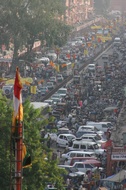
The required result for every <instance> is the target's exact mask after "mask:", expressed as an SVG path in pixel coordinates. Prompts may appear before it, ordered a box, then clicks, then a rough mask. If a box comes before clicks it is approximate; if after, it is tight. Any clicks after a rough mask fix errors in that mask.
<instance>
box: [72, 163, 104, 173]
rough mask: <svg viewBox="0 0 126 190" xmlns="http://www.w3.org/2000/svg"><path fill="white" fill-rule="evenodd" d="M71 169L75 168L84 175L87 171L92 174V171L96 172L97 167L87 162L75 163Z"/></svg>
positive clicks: (100, 169) (100, 168)
mask: <svg viewBox="0 0 126 190" xmlns="http://www.w3.org/2000/svg"><path fill="white" fill-rule="evenodd" d="M73 168H76V169H78V171H80V172H84V173H86V172H87V171H92V172H94V171H96V170H97V167H96V166H94V165H93V164H89V163H88V161H84V162H75V163H74V165H73ZM98 169H99V171H102V170H103V168H102V167H99V168H98Z"/></svg>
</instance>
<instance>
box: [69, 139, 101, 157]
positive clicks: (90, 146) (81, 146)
mask: <svg viewBox="0 0 126 190" xmlns="http://www.w3.org/2000/svg"><path fill="white" fill-rule="evenodd" d="M69 150H81V151H94V153H95V154H96V155H102V154H103V153H104V149H101V148H99V146H98V145H97V144H96V143H95V142H90V141H89V140H74V141H73V144H72V146H71V147H69Z"/></svg>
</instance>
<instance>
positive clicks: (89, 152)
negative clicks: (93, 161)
mask: <svg viewBox="0 0 126 190" xmlns="http://www.w3.org/2000/svg"><path fill="white" fill-rule="evenodd" d="M68 153H82V154H94V152H93V151H82V150H80V151H79V150H72V151H69V152H67V153H66V154H68Z"/></svg>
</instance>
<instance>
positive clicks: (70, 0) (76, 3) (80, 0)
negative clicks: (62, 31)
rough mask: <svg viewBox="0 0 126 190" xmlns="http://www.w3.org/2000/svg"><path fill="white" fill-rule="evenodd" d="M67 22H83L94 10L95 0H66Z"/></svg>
mask: <svg viewBox="0 0 126 190" xmlns="http://www.w3.org/2000/svg"><path fill="white" fill-rule="evenodd" d="M66 6H67V11H66V22H67V23H68V24H71V25H72V24H76V23H83V22H84V21H85V20H86V19H88V18H89V15H90V14H92V12H93V0H66Z"/></svg>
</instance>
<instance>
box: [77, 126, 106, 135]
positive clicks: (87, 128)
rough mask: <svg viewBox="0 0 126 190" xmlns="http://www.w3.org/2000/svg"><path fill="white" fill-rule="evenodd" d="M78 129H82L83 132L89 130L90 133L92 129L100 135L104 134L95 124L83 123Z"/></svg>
mask: <svg viewBox="0 0 126 190" xmlns="http://www.w3.org/2000/svg"><path fill="white" fill-rule="evenodd" d="M78 131H82V132H83V131H87V133H88V131H89V133H90V131H92V132H95V133H97V134H99V135H103V132H102V131H100V130H98V129H97V127H95V126H93V125H82V126H80V127H79V128H78Z"/></svg>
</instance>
